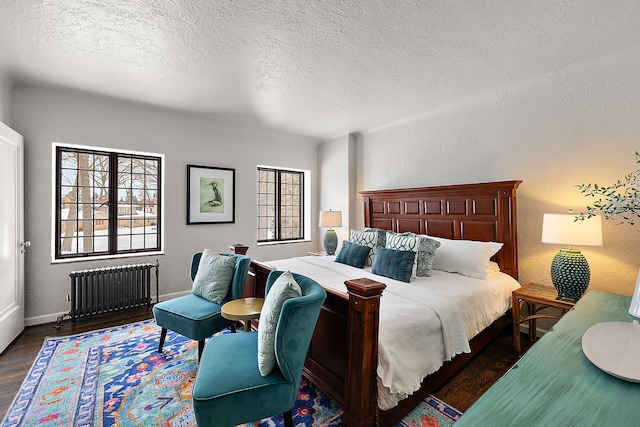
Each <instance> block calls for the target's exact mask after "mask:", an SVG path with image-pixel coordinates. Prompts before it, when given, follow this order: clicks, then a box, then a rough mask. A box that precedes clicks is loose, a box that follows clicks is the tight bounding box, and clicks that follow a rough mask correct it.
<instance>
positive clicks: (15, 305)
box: [0, 122, 29, 352]
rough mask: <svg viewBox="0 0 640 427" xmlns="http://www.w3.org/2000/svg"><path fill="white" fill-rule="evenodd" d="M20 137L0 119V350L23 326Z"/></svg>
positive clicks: (22, 180) (9, 342)
mask: <svg viewBox="0 0 640 427" xmlns="http://www.w3.org/2000/svg"><path fill="white" fill-rule="evenodd" d="M23 184H24V177H23V138H22V136H21V135H20V134H18V133H16V132H15V131H14V130H13V129H11V128H10V127H8V126H7V125H5V124H4V123H2V122H0V352H2V351H4V349H5V348H7V346H8V345H9V344H11V341H13V339H14V338H15V337H17V336H18V334H20V332H22V330H23V329H24V250H25V249H26V248H27V247H28V246H29V243H28V242H24V227H23V189H22V186H23Z"/></svg>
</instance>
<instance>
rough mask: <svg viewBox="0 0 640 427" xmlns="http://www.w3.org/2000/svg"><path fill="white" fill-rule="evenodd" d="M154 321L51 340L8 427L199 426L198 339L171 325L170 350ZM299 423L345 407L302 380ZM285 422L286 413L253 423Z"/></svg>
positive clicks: (448, 411)
mask: <svg viewBox="0 0 640 427" xmlns="http://www.w3.org/2000/svg"><path fill="white" fill-rule="evenodd" d="M159 335H160V329H159V328H158V327H157V326H156V324H155V322H154V321H153V320H151V321H145V322H138V323H134V324H130V325H124V326H120V327H114V328H108V329H102V330H99V331H93V332H89V333H84V334H79V335H74V336H69V337H54V338H47V339H45V342H44V345H43V346H42V349H41V350H40V353H39V354H38V356H37V357H36V360H35V362H34V364H33V366H32V367H31V370H30V372H29V374H28V375H27V377H26V378H25V380H24V382H23V384H22V387H21V388H20V391H19V392H18V394H17V395H16V397H15V399H14V401H13V404H12V405H11V407H10V408H9V411H8V412H7V414H6V416H5V418H4V420H3V422H2V427H9V426H39V427H45V426H81V427H92V426H104V427H108V426H121V427H140V426H144V427H151V426H167V427H172V426H181V427H189V426H193V427H195V426H196V422H195V416H194V413H193V408H192V406H191V387H192V384H193V380H194V379H195V375H196V371H197V367H198V361H197V358H198V356H197V343H196V342H195V341H192V340H189V339H186V338H184V337H183V336H181V335H178V334H175V333H172V332H171V331H169V333H168V334H167V339H166V341H165V345H164V349H163V350H164V352H163V354H159V353H158V352H157V351H156V350H157V345H158V338H159ZM460 415H461V414H460V413H459V412H458V411H456V410H454V409H452V408H450V407H448V406H447V405H446V404H444V403H443V402H440V401H439V400H437V399H435V398H429V399H426V400H425V401H424V402H423V403H422V404H421V405H419V406H418V407H417V408H415V409H414V410H413V411H412V412H411V413H410V414H409V415H408V416H407V417H406V418H405V419H404V420H402V422H401V423H399V424H398V425H399V426H403V427H408V426H411V427H414V426H440V427H445V426H450V425H452V424H453V422H454V421H455V420H456V419H457V418H458V417H459V416H460ZM293 416H294V425H296V426H318V427H333V426H340V425H342V409H341V408H340V407H339V406H338V405H337V404H336V403H334V402H333V401H332V400H331V399H329V398H328V397H327V396H326V395H325V394H324V393H322V392H321V391H320V390H318V389H316V388H315V387H314V386H313V385H312V384H310V383H309V382H307V381H305V380H304V379H303V381H302V384H301V386H300V393H299V394H298V399H297V400H296V403H295V405H294V408H293ZM278 425H283V423H282V416H278V417H273V418H269V419H265V420H261V421H259V422H255V423H252V424H246V426H247V427H248V426H254V427H267V426H269V427H272V426H278Z"/></svg>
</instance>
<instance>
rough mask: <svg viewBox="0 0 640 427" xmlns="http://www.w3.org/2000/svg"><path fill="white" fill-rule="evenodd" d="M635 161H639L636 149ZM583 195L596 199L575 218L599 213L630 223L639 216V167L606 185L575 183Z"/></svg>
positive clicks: (583, 217)
mask: <svg viewBox="0 0 640 427" xmlns="http://www.w3.org/2000/svg"><path fill="white" fill-rule="evenodd" d="M636 163H640V153H639V152H638V151H636ZM576 187H578V188H579V189H580V192H581V193H582V194H584V195H585V197H593V198H595V199H596V200H594V202H593V203H592V204H591V205H589V206H587V211H586V212H581V213H580V215H577V216H576V220H580V221H582V220H585V219H588V218H591V217H593V216H595V215H598V214H601V215H602V216H604V218H605V219H612V218H618V219H620V224H625V223H626V224H631V225H633V224H634V222H635V221H636V220H637V219H638V218H640V169H638V170H636V171H635V172H632V173H630V174H627V175H625V177H624V179H622V180H618V181H617V182H616V183H615V184H613V185H610V186H608V187H603V186H599V185H598V184H593V185H591V184H580V185H577V186H576Z"/></svg>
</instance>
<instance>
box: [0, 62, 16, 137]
mask: <svg viewBox="0 0 640 427" xmlns="http://www.w3.org/2000/svg"><path fill="white" fill-rule="evenodd" d="M12 98H13V84H12V82H11V80H10V79H9V78H8V77H6V76H4V75H2V74H0V122H2V123H4V124H6V125H7V126H11V100H12Z"/></svg>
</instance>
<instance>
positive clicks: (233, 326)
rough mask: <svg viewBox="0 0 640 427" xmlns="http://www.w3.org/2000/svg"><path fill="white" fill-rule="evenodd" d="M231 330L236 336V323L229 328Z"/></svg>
mask: <svg viewBox="0 0 640 427" xmlns="http://www.w3.org/2000/svg"><path fill="white" fill-rule="evenodd" d="M229 329H231V333H233V334H235V333H236V323H235V322H233V323H232V324H231V326H229Z"/></svg>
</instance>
